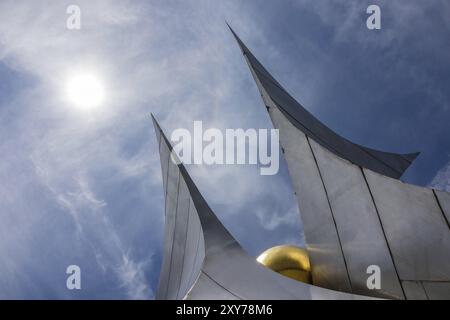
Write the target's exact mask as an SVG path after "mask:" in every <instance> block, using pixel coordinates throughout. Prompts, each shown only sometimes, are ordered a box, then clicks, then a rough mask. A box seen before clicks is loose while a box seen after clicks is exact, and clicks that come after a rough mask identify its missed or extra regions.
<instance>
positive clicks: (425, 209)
mask: <svg viewBox="0 0 450 320" xmlns="http://www.w3.org/2000/svg"><path fill="white" fill-rule="evenodd" d="M364 174H365V175H366V178H367V182H368V184H369V187H370V190H371V192H372V195H373V198H374V201H375V204H376V207H377V209H378V212H379V215H380V218H381V221H382V224H383V226H384V230H385V233H386V237H387V240H388V243H389V247H390V248H391V251H392V255H393V258H394V263H395V265H396V267H397V270H398V273H399V276H400V279H401V280H423V281H425V280H428V281H450V230H449V228H448V225H447V222H446V221H445V218H444V215H443V213H442V211H441V209H440V207H439V204H438V203H437V201H436V197H435V196H434V194H433V191H432V190H431V189H426V188H422V187H418V186H413V185H410V184H406V183H403V182H401V181H399V180H395V179H392V178H389V177H385V176H382V175H380V174H378V173H375V172H372V171H370V170H367V169H364Z"/></svg>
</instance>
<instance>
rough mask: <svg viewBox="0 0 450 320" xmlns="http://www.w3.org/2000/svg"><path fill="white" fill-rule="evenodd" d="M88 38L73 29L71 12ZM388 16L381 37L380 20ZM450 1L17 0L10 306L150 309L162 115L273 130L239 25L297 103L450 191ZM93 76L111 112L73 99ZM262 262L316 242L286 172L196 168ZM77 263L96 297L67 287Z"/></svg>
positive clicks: (6, 215) (7, 270)
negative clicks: (377, 14)
mask: <svg viewBox="0 0 450 320" xmlns="http://www.w3.org/2000/svg"><path fill="white" fill-rule="evenodd" d="M69 4H77V5H79V6H80V7H81V12H82V28H81V30H79V31H70V30H67V29H66V27H65V25H66V18H67V15H66V13H65V12H66V8H67V6H68V5H69ZM369 4H378V5H380V7H381V12H382V29H381V30H379V31H369V30H368V29H367V28H366V25H365V20H366V18H367V15H366V13H365V11H366V8H367V6H368V5H369ZM449 15H450V4H449V3H448V1H446V0H441V1H438V0H431V1H427V2H425V1H419V0H415V1H406V0H405V1H403V0H396V1H392V0H391V1H344V0H336V1H306V0H298V1H288V0H285V1H270V2H269V1H262V0H250V1H231V0H230V1H207V0H192V1H170V0H169V1H167V0H165V1H162V0H161V1H106V0H103V1H92V0H90V1H31V0H29V1H17V0H16V1H8V0H4V1H2V2H1V3H0V135H1V137H2V139H1V140H0V154H1V156H2V161H1V162H0V179H1V183H0V222H1V223H0V255H1V256H2V259H1V260H0V298H3V299H5V298H7V299H10V298H30V299H42V298H52V299H79V298H93V299H133V298H135V299H151V298H153V297H154V292H155V289H156V286H157V282H158V276H159V269H160V264H161V254H162V240H163V226H164V218H163V217H164V212H163V208H164V198H163V194H162V180H161V173H160V164H159V155H158V149H157V145H156V141H155V137H154V133H153V128H152V123H151V120H150V117H149V114H150V112H153V113H154V114H155V116H156V117H157V119H158V120H159V121H160V123H161V125H162V127H163V128H164V129H165V130H166V132H171V130H173V129H176V128H188V129H191V128H192V122H193V121H194V120H202V121H203V123H204V126H208V127H218V128H271V123H270V121H269V118H268V116H267V114H266V112H265V108H264V107H263V104H262V102H261V99H260V97H259V93H258V91H257V89H256V86H255V84H254V82H253V79H252V78H251V75H250V72H249V70H248V67H247V66H246V63H245V61H244V59H243V57H242V55H241V53H240V51H239V48H238V46H237V44H236V43H235V41H234V39H233V37H232V35H231V33H230V32H229V30H228V29H227V27H226V24H225V21H228V22H229V23H230V24H231V25H232V26H233V28H234V29H235V31H236V32H237V33H238V34H239V35H240V37H241V38H242V40H243V41H244V42H245V43H246V44H247V45H248V47H249V48H250V49H251V50H252V51H253V53H254V54H255V55H256V56H257V57H258V58H259V59H260V61H261V62H262V63H263V64H265V66H266V67H267V68H268V70H269V71H270V72H271V73H272V74H273V75H274V76H275V78H277V79H278V80H279V81H280V82H281V83H282V84H283V85H284V86H285V87H286V89H288V91H289V92H291V94H292V95H293V96H294V97H296V98H297V99H298V100H299V101H300V102H301V103H302V104H303V105H304V106H305V107H306V108H307V109H308V110H310V111H311V112H312V113H313V114H314V115H316V116H317V117H318V118H319V119H320V120H322V121H323V122H325V123H326V124H327V125H329V126H330V127H331V128H332V129H333V130H335V131H336V132H338V133H339V134H341V135H343V136H345V137H346V138H348V139H350V140H352V141H354V142H357V143H360V144H363V145H366V146H369V147H372V148H377V149H381V150H386V151H392V152H399V153H401V152H414V151H421V152H422V154H421V155H420V156H419V158H418V159H417V160H416V162H415V163H414V164H413V166H412V167H411V168H410V169H409V170H408V171H407V172H406V174H405V175H404V177H403V180H405V181H407V182H410V183H414V184H418V185H422V186H429V185H434V186H436V187H438V188H440V189H447V190H449V191H450V182H449V181H450V164H449V162H450V126H449V125H448V123H449V120H450V91H449V90H448V85H449V84H450V56H449V54H448V52H450V41H449V39H450V37H449V33H450V20H449V19H448V17H449ZM77 70H93V71H95V72H96V74H98V75H100V77H101V78H102V80H103V82H104V85H105V88H106V89H107V90H106V99H105V102H104V104H103V105H102V106H101V107H99V108H97V109H96V110H89V111H85V110H84V111H82V110H79V109H76V108H74V107H73V106H72V105H71V104H70V103H68V102H67V101H66V100H65V99H64V84H65V82H66V81H67V75H68V74H69V73H70V72H73V71H77ZM189 170H190V172H191V173H192V176H193V177H194V180H195V181H196V183H197V185H198V186H199V188H200V190H201V191H203V193H204V195H205V198H206V199H207V201H208V202H209V203H210V205H211V207H212V208H213V209H214V211H215V212H216V213H217V215H218V216H219V217H220V219H221V220H222V221H223V222H224V224H225V225H226V226H227V227H228V228H229V230H230V231H231V232H232V234H233V235H234V236H235V237H236V238H237V239H238V240H239V241H240V242H241V243H242V244H243V246H244V248H245V249H246V250H247V251H248V252H249V253H250V254H251V255H255V256H256V255H258V253H260V252H262V251H263V250H265V249H266V248H268V247H271V246H273V245H276V244H281V243H290V244H302V242H303V239H302V233H301V223H300V218H299V215H298V209H297V205H296V202H295V198H294V195H293V191H292V187H291V183H290V181H289V178H288V175H287V169H286V166H285V164H284V163H282V165H281V169H280V172H279V174H278V175H275V176H260V175H259V169H258V167H257V166H209V167H205V166H203V167H202V166H197V167H195V166H189ZM71 264H77V265H79V266H80V267H81V272H82V280H81V281H82V290H79V291H69V290H67V288H66V277H67V275H66V274H65V270H66V268H67V266H68V265H71Z"/></svg>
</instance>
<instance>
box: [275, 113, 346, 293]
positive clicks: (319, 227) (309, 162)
mask: <svg viewBox="0 0 450 320" xmlns="http://www.w3.org/2000/svg"><path fill="white" fill-rule="evenodd" d="M269 114H270V117H271V119H272V121H273V123H274V126H275V127H276V128H278V129H279V130H280V133H282V134H280V144H281V146H283V149H284V156H285V158H286V161H287V163H288V170H289V174H290V176H291V178H292V183H293V185H294V190H295V193H296V197H297V201H298V205H299V210H300V214H301V218H302V222H303V229H304V234H305V238H306V245H307V249H308V252H309V255H310V260H311V273H312V279H313V283H314V284H315V285H317V286H321V287H324V288H330V289H333V290H339V291H345V292H351V285H350V281H349V277H348V273H347V268H346V262H345V259H344V256H343V252H342V249H341V244H340V239H339V235H338V234H337V231H336V226H335V221H334V217H333V214H332V212H331V208H330V205H329V203H328V199H327V194H326V191H325V188H324V185H323V183H322V180H321V177H320V172H319V170H318V168H317V164H316V160H315V158H314V155H313V153H312V150H311V148H310V145H309V142H308V139H307V137H306V136H305V135H304V134H303V133H302V132H300V131H299V130H296V129H295V128H293V126H292V124H291V123H290V122H289V121H287V120H286V118H285V117H284V116H283V115H282V113H281V112H280V111H279V110H278V109H277V108H269Z"/></svg>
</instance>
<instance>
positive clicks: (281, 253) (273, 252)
mask: <svg viewBox="0 0 450 320" xmlns="http://www.w3.org/2000/svg"><path fill="white" fill-rule="evenodd" d="M256 260H257V261H258V262H259V263H261V264H262V265H264V266H265V267H267V268H269V269H271V270H273V271H275V272H278V273H279V274H282V275H284V276H286V277H288V278H291V279H294V280H297V281H301V282H305V283H311V265H310V263H309V257H308V252H307V251H306V250H305V249H302V248H299V247H295V246H289V245H282V246H276V247H273V248H270V249H267V250H266V251H264V252H263V253H261V255H260V256H259V257H258V258H257V259H256Z"/></svg>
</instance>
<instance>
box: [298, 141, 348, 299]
mask: <svg viewBox="0 0 450 320" xmlns="http://www.w3.org/2000/svg"><path fill="white" fill-rule="evenodd" d="M305 137H306V141H307V142H308V146H309V149H310V150H311V154H312V156H313V159H314V162H315V164H316V167H317V171H318V173H319V177H320V181H321V182H322V186H323V190H324V191H325V196H326V198H327V202H328V207H329V208H330V212H331V218H332V219H333V223H334V228H335V229H336V235H337V238H338V241H339V248H340V249H341V253H342V258H343V260H344V266H345V271H346V272H347V278H348V282H349V284H350V290H351V291H352V292H353V286H352V280H351V279H350V274H349V273H348V266H347V260H346V259H345V254H344V250H343V249H342V243H341V237H340V236H339V230H338V228H337V224H336V220H335V218H334V213H333V208H332V207H331V203H330V199H329V198H328V192H327V188H326V187H325V182H324V181H323V177H322V173H321V172H320V167H319V163H318V162H317V159H316V155H315V154H314V151H313V149H312V147H311V143H310V142H309V137H308V136H307V135H305Z"/></svg>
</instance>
